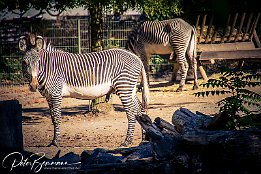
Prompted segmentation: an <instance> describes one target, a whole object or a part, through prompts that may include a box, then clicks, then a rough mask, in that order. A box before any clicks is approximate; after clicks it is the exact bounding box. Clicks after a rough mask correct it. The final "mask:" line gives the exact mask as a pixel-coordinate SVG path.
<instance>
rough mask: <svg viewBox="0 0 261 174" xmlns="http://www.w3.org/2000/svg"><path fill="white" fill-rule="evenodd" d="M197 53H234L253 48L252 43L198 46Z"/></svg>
mask: <svg viewBox="0 0 261 174" xmlns="http://www.w3.org/2000/svg"><path fill="white" fill-rule="evenodd" d="M197 47H198V51H199V52H204V51H232V50H234V51H236V50H251V49H254V48H255V45H254V43H253V42H235V43H224V44H198V46H197Z"/></svg>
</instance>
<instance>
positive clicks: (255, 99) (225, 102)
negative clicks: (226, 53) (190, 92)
mask: <svg viewBox="0 0 261 174" xmlns="http://www.w3.org/2000/svg"><path fill="white" fill-rule="evenodd" d="M201 86H203V87H204V88H212V89H211V90H207V91H202V92H196V93H194V95H195V96H196V97H200V96H202V97H205V96H206V97H208V96H209V95H212V96H217V95H224V94H227V95H228V96H227V97H225V98H224V99H222V100H220V101H219V102H218V106H219V107H220V110H219V111H220V113H221V114H225V115H227V117H228V120H230V121H237V119H238V118H239V117H240V116H239V113H240V112H242V113H244V114H246V115H249V114H251V110H250V109H249V107H250V106H255V107H257V108H259V110H258V112H260V111H261V109H260V107H261V103H260V102H261V95H260V94H259V93H257V92H254V91H251V89H250V88H253V87H258V86H261V75H259V74H255V75H251V74H246V73H244V72H243V71H237V72H235V71H226V72H221V76H220V77H219V78H217V79H209V80H208V82H207V83H205V84H202V85H201Z"/></svg>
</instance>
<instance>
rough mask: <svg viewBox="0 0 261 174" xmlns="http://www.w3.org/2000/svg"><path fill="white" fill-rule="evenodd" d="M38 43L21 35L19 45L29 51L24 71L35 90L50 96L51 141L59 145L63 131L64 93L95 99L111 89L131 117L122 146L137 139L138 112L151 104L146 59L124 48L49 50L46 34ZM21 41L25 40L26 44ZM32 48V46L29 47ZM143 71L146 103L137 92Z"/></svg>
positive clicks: (26, 55) (48, 97)
mask: <svg viewBox="0 0 261 174" xmlns="http://www.w3.org/2000/svg"><path fill="white" fill-rule="evenodd" d="M38 39H40V41H38V42H35V45H33V44H31V43H30V42H28V39H27V38H26V37H25V38H21V39H20V41H19V49H20V50H21V51H23V52H25V55H24V57H23V64H24V65H25V69H24V74H25V75H26V76H27V77H28V78H29V81H30V83H29V86H30V89H31V91H36V90H37V89H38V90H39V92H40V93H41V94H42V95H43V96H45V97H46V100H47V102H48V104H49V108H50V112H51V118H52V123H53V125H54V136H53V140H52V142H51V144H50V146H51V145H55V146H57V141H58V139H59V135H60V122H61V102H62V97H73V98H80V99H95V98H98V97H101V96H104V95H106V94H108V93H110V92H112V91H113V92H115V93H116V94H117V95H119V97H120V99H121V102H122V104H123V107H124V109H125V111H126V114H127V118H128V130H127V135H126V138H125V141H124V142H123V143H122V146H128V145H129V144H130V143H131V142H132V139H133V133H134V128H135V123H136V118H135V117H136V116H142V114H143V113H145V112H146V111H147V106H148V92H149V89H148V84H147V77H146V72H145V69H144V66H143V63H142V62H141V60H140V59H139V57H138V56H136V55H135V54H133V53H131V52H129V51H127V50H123V49H109V50H105V51H101V52H93V53H87V54H73V53H68V52H64V51H47V50H45V49H42V48H43V45H44V44H40V45H38V43H43V42H44V40H43V39H42V38H38ZM21 43H25V45H26V46H21V47H20V45H24V44H21ZM28 48H29V49H28ZM140 75H142V84H143V91H142V103H141V102H140V101H139V99H138V97H137V95H136V85H137V82H138V78H139V76H140Z"/></svg>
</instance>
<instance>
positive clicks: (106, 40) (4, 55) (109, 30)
mask: <svg viewBox="0 0 261 174" xmlns="http://www.w3.org/2000/svg"><path fill="white" fill-rule="evenodd" d="M137 18H138V16H137V15H135V16H127V17H126V16H125V19H124V20H119V19H115V18H114V16H110V15H107V16H105V17H104V19H103V39H102V45H103V49H108V48H115V47H117V48H125V45H126V41H127V37H128V34H129V33H130V32H131V30H132V28H133V27H134V26H135V25H136V22H135V21H136V20H137ZM25 32H33V33H37V34H39V35H42V36H43V37H45V38H47V40H48V41H49V42H51V44H52V45H53V46H54V47H55V48H57V49H61V50H64V51H68V52H71V53H88V52H90V50H91V49H90V48H91V45H90V41H91V35H90V18H89V16H80V17H78V16H75V17H70V16H65V17H60V18H57V19H56V20H42V19H34V20H28V19H25V20H12V21H1V25H0V41H1V42H0V85H3V84H23V83H26V81H25V79H24V78H23V76H22V72H21V71H22V66H21V59H22V54H21V53H20V52H19V50H18V39H19V37H20V36H21V35H23V34H24V33H25ZM154 58H155V59H154ZM159 58H160V57H159V56H156V57H155V56H154V57H153V58H152V59H151V61H150V64H151V65H150V68H151V74H152V75H155V77H158V76H160V75H161V74H163V75H164V73H163V70H164V69H165V70H166V68H167V67H169V69H170V67H172V66H169V63H168V61H167V60H163V59H162V60H163V61H162V62H160V64H162V65H160V66H159V65H158V64H159V61H158V60H159ZM167 72H169V71H167ZM165 74H166V72H165Z"/></svg>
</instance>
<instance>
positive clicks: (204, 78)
mask: <svg viewBox="0 0 261 174" xmlns="http://www.w3.org/2000/svg"><path fill="white" fill-rule="evenodd" d="M197 62H198V63H197V64H198V69H199V72H200V74H201V76H202V78H203V80H204V82H207V81H208V76H207V73H206V71H205V69H204V68H203V66H202V64H201V62H200V60H199V58H197Z"/></svg>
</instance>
